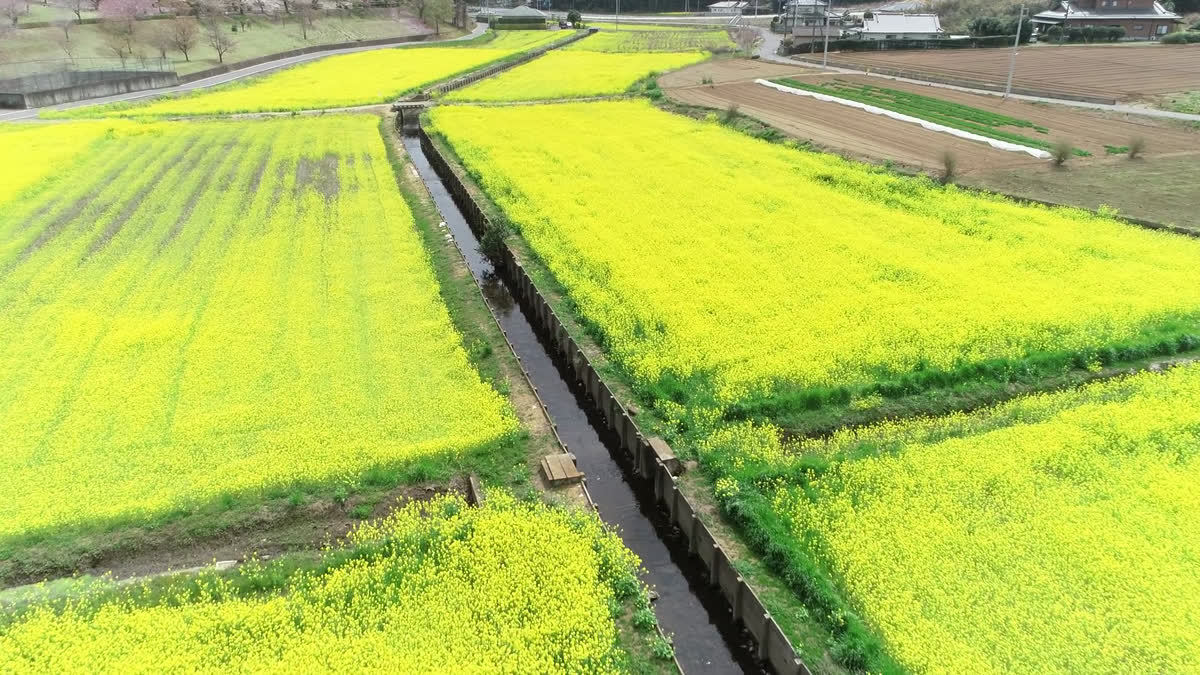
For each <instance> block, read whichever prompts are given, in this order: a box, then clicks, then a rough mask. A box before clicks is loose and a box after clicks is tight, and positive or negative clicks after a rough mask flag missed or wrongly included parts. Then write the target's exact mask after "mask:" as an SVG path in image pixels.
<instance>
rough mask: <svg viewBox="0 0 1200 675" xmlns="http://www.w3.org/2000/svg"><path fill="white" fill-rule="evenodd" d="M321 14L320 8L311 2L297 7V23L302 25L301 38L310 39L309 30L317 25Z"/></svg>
mask: <svg viewBox="0 0 1200 675" xmlns="http://www.w3.org/2000/svg"><path fill="white" fill-rule="evenodd" d="M319 15H320V10H318V9H317V8H316V7H313V6H312V4H311V3H305V4H303V5H301V6H299V7H297V8H296V24H297V25H299V26H300V39H302V40H307V39H308V31H309V30H311V29H313V28H315V27H316V25H317V16H319Z"/></svg>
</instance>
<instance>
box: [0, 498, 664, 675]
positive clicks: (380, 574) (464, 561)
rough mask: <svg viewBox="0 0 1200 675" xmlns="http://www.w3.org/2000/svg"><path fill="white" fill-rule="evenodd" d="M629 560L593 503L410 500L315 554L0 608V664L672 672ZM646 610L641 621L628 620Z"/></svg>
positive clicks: (101, 668) (31, 667)
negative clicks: (586, 507) (659, 651)
mask: <svg viewBox="0 0 1200 675" xmlns="http://www.w3.org/2000/svg"><path fill="white" fill-rule="evenodd" d="M639 566H640V563H639V561H638V560H637V558H636V557H635V556H634V555H633V554H632V553H631V552H629V550H628V549H626V548H625V547H624V546H623V545H622V543H621V541H620V539H619V538H618V537H617V536H616V534H615V533H613V532H612V531H611V530H608V529H607V528H606V527H605V526H604V525H603V524H602V523H601V522H600V520H599V518H597V517H596V516H595V515H594V514H592V513H587V512H583V511H577V510H566V509H561V508H551V507H547V506H544V505H541V504H539V503H536V502H518V501H516V500H514V499H513V498H511V497H509V496H506V495H505V494H504V493H503V492H500V491H495V492H494V494H492V495H490V497H489V499H488V501H487V504H486V505H485V506H483V507H479V508H473V507H469V506H467V504H466V503H465V502H464V501H463V500H462V499H461V498H459V497H443V498H438V499H434V500H431V501H429V502H425V503H413V504H410V505H408V506H407V507H405V508H403V509H399V510H396V511H394V512H392V514H391V515H389V516H388V517H387V518H385V519H383V520H382V521H379V522H373V523H369V524H364V525H362V526H361V527H359V528H358V529H357V530H356V531H355V532H354V533H352V534H351V536H350V537H349V538H348V540H347V541H345V542H342V543H339V544H337V545H336V546H334V547H331V548H329V549H327V550H326V551H324V552H323V553H322V554H321V555H320V557H319V558H317V559H316V560H315V561H306V562H298V561H296V560H292V559H286V558H285V559H283V560H278V561H271V562H257V561H251V562H249V563H248V564H246V565H244V566H242V567H241V568H239V569H237V570H235V571H233V572H230V573H226V574H217V573H205V574H201V575H198V576H189V575H181V576H175V577H169V578H167V579H158V580H148V581H144V582H142V583H138V584H133V585H127V586H123V587H116V588H113V587H111V586H104V585H100V586H96V587H93V588H91V589H89V588H88V587H86V586H85V587H84V588H83V589H81V590H80V591H79V592H77V593H74V594H72V595H71V596H69V597H68V598H66V599H57V600H56V599H53V598H48V599H42V600H38V599H36V597H35V598H34V599H33V600H32V602H29V601H27V604H25V606H23V607H21V608H20V609H19V610H16V611H12V612H6V613H5V614H4V615H2V616H0V663H4V664H5V668H6V670H9V671H11V672H30V673H33V672H47V671H54V672H76V671H78V672H129V671H130V670H131V669H132V670H141V669H150V670H163V669H166V670H186V671H189V672H208V671H213V672H215V671H218V670H228V669H229V668H231V667H232V668H235V669H239V670H261V669H268V670H277V669H284V670H309V669H311V668H312V666H313V664H315V663H319V664H321V668H322V669H325V670H336V671H345V670H362V669H367V670H374V669H379V668H386V669H389V670H395V671H402V672H429V671H445V670H455V671H457V670H482V671H489V672H508V671H516V670H519V671H522V672H531V671H537V672H573V671H587V672H616V673H620V672H643V673H644V672H674V668H673V664H672V663H671V661H670V659H669V658H668V659H666V660H665V661H663V660H654V659H653V657H649V658H647V657H646V656H645V655H646V654H649V653H650V649H651V645H653V644H654V642H655V641H656V640H657V639H658V637H657V633H656V632H655V630H654V627H655V622H654V620H653V613H652V611H651V610H650V600H649V597H648V595H647V589H646V588H645V587H644V585H643V584H642V583H641V582H640V581H639V579H638V572H639ZM646 614H648V615H649V617H650V619H649V621H646V620H637V619H634V618H632V617H640V616H643V615H646Z"/></svg>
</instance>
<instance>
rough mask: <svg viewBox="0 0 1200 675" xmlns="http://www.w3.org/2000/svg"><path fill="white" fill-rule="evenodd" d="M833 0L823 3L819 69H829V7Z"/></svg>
mask: <svg viewBox="0 0 1200 675" xmlns="http://www.w3.org/2000/svg"><path fill="white" fill-rule="evenodd" d="M832 4H833V0H829V1H828V2H826V3H825V47H824V48H823V49H821V68H823V69H825V68H828V67H829V6H830V5H832Z"/></svg>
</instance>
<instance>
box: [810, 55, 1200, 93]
mask: <svg viewBox="0 0 1200 675" xmlns="http://www.w3.org/2000/svg"><path fill="white" fill-rule="evenodd" d="M1011 53H1012V52H1011V51H1010V50H1007V49H942V50H921V51H886V52H871V53H862V52H841V53H837V54H834V53H832V52H831V53H830V55H829V57H830V60H831V61H832V62H835V63H836V64H837V65H840V66H848V67H854V68H859V69H862V70H868V69H872V68H875V69H878V68H889V69H902V70H904V71H905V75H904V76H905V77H911V78H914V79H928V78H929V77H933V78H949V79H965V80H974V81H978V82H980V83H987V84H990V85H992V86H1001V87H1002V86H1004V82H1005V80H1006V79H1007V77H1008V63H1009V56H1010V54H1011ZM1198 63H1200V46H1196V45H1136V46H1122V47H1103V46H1086V45H1084V46H1064V47H1056V46H1050V45H1045V46H1039V47H1026V48H1024V49H1022V50H1021V52H1020V55H1019V56H1018V57H1017V68H1016V73H1015V75H1014V77H1013V86H1014V87H1018V88H1027V89H1033V90H1039V91H1042V92H1044V93H1045V94H1046V95H1051V96H1052V95H1054V94H1055V93H1057V94H1059V95H1081V96H1088V97H1098V98H1111V99H1115V100H1123V101H1131V100H1137V99H1142V98H1147V97H1149V96H1152V95H1154V94H1163V93H1167V92H1175V91H1187V90H1192V89H1200V68H1197V67H1196V64H1198ZM893 74H895V73H893ZM922 76H924V77H922Z"/></svg>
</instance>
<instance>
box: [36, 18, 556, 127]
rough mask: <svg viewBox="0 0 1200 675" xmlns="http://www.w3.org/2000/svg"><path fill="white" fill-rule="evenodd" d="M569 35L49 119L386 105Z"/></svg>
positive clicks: (370, 56) (336, 60)
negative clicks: (403, 96) (405, 95)
mask: <svg viewBox="0 0 1200 675" xmlns="http://www.w3.org/2000/svg"><path fill="white" fill-rule="evenodd" d="M512 32H520V33H524V32H526V31H512ZM562 37H563V35H562V34H561V33H554V32H549V31H547V32H545V33H535V34H534V35H532V36H529V35H517V36H513V37H511V38H510V37H509V36H508V35H507V34H504V35H500V36H498V37H497V38H496V39H494V40H492V41H491V42H487V43H484V45H483V46H481V47H400V48H396V49H377V50H371V51H365V52H357V53H354V54H342V55H339V56H330V57H328V58H324V59H320V60H319V61H314V62H312V63H308V64H304V65H299V66H295V67H293V68H288V69H286V70H281V71H279V72H276V73H271V74H268V75H264V76H262V77H256V78H252V79H247V80H243V81H239V82H234V83H232V84H229V85H227V86H222V87H217V88H215V89H204V90H199V91H195V92H192V93H188V94H185V95H182V96H172V97H164V98H158V99H153V100H150V101H146V102H135V103H114V104H107V105H99V106H87V107H83V108H75V109H73V110H69V111H64V112H60V113H48V114H45V115H44V116H45V117H103V116H110V117H137V116H173V115H174V116H179V115H213V114H224V113H239V112H262V111H273V110H274V111H286V110H316V109H320V108H339V107H347V106H356V105H366V104H370V103H385V102H388V101H391V100H393V99H395V98H397V97H398V96H400V95H402V94H404V93H407V92H410V91H413V90H415V89H419V88H421V87H423V86H425V85H428V84H432V83H434V82H438V81H440V80H445V79H449V78H451V77H454V76H455V75H458V74H461V73H464V72H467V71H470V70H474V69H476V68H479V67H480V66H483V65H485V64H488V63H490V62H492V61H497V60H499V59H502V58H504V57H507V56H512V55H513V54H516V53H518V52H521V51H524V50H526V49H531V48H533V47H536V46H538V45H540V44H544V43H546V42H550V41H553V40H555V39H562Z"/></svg>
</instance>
